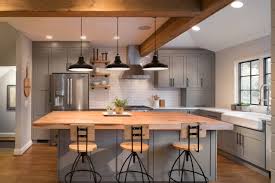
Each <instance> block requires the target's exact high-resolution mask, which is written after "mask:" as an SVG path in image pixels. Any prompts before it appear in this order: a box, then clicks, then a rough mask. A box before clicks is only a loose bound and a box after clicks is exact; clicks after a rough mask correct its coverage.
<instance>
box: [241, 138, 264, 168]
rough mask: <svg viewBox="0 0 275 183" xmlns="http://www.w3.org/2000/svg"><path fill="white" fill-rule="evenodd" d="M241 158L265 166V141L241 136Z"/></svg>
mask: <svg viewBox="0 0 275 183" xmlns="http://www.w3.org/2000/svg"><path fill="white" fill-rule="evenodd" d="M242 146H243V159H244V160H246V161H248V162H250V163H253V164H255V165H257V166H259V167H262V168H265V143H264V141H260V140H258V139H256V138H251V137H248V136H244V135H243V136H242Z"/></svg>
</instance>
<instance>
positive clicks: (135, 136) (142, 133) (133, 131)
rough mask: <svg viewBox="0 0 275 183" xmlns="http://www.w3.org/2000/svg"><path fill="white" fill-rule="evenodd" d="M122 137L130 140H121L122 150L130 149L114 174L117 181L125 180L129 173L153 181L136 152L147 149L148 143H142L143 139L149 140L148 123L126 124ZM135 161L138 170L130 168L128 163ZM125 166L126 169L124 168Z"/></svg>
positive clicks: (145, 180) (146, 180)
mask: <svg viewBox="0 0 275 183" xmlns="http://www.w3.org/2000/svg"><path fill="white" fill-rule="evenodd" d="M124 139H125V140H126V141H127V140H131V141H130V142H129V141H128V142H123V143H121V144H120V147H121V148H122V149H124V150H127V151H131V153H130V155H129V156H128V157H127V158H126V160H125V161H124V162H123V164H122V167H121V169H120V171H119V173H118V174H117V175H116V180H117V182H119V183H120V182H127V176H128V174H129V173H133V174H135V175H136V174H137V175H141V177H142V182H153V177H152V176H150V175H149V173H148V172H147V170H146V168H145V166H144V164H143V162H142V161H141V159H140V157H139V155H138V152H140V153H143V152H146V151H148V150H149V145H148V144H146V143H143V140H149V125H126V126H125V129H124ZM131 162H133V163H134V164H135V163H136V162H137V163H138V165H139V170H130V164H131ZM125 168H126V170H124V169H125Z"/></svg>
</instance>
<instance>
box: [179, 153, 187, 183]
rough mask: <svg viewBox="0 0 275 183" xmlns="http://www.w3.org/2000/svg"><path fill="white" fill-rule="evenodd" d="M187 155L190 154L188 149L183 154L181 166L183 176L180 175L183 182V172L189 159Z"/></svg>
mask: <svg viewBox="0 0 275 183" xmlns="http://www.w3.org/2000/svg"><path fill="white" fill-rule="evenodd" d="M187 156H188V153H187V152H186V151H184V154H183V162H182V167H181V176H180V181H181V182H182V181H183V174H184V167H185V159H186V161H187V160H188V159H187Z"/></svg>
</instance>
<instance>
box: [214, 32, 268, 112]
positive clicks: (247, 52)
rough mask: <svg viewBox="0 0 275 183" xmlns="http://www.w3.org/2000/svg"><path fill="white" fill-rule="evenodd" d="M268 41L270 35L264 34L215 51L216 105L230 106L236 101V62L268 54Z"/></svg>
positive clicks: (261, 57)
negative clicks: (261, 36) (258, 37)
mask: <svg viewBox="0 0 275 183" xmlns="http://www.w3.org/2000/svg"><path fill="white" fill-rule="evenodd" d="M270 42H271V36H266V37H263V38H260V39H256V40H253V41H249V42H246V43H243V44H240V45H237V46H234V47H231V48H227V49H224V50H221V51H218V52H216V76H215V79H216V89H215V91H216V98H215V99H216V107H222V108H230V106H231V104H233V103H237V102H238V80H237V75H238V74H237V65H238V63H239V62H242V61H247V60H252V59H261V60H263V58H264V57H267V56H270V50H271V48H270ZM260 75H262V72H261V73H260ZM260 78H263V77H260ZM260 84H261V83H260Z"/></svg>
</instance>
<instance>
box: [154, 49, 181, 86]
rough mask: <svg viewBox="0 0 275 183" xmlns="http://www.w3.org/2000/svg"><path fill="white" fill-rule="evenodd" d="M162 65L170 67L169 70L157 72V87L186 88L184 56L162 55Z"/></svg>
mask: <svg viewBox="0 0 275 183" xmlns="http://www.w3.org/2000/svg"><path fill="white" fill-rule="evenodd" d="M159 60H160V62H161V63H164V64H166V65H168V70H164V71H159V72H156V73H155V74H156V75H155V77H156V86H157V87H158V88H169V87H173V88H184V87H185V79H184V78H185V76H184V73H185V72H184V69H185V60H184V56H182V55H170V54H160V55H159Z"/></svg>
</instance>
